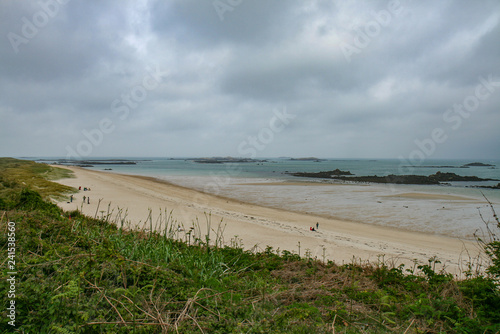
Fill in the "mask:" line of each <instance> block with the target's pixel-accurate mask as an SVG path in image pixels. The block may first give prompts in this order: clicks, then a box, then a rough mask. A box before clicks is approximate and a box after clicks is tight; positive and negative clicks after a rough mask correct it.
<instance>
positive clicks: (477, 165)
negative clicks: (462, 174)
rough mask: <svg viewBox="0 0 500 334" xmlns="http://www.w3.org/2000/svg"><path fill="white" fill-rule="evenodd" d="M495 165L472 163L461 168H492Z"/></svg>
mask: <svg viewBox="0 0 500 334" xmlns="http://www.w3.org/2000/svg"><path fill="white" fill-rule="evenodd" d="M494 166H495V165H489V164H484V163H482V162H472V163H470V164H466V165H463V166H462V167H494Z"/></svg>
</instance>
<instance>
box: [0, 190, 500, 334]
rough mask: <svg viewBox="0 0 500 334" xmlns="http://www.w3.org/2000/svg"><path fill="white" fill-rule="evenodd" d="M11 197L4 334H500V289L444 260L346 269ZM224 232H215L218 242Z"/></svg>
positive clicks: (29, 196)
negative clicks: (441, 269)
mask: <svg viewBox="0 0 500 334" xmlns="http://www.w3.org/2000/svg"><path fill="white" fill-rule="evenodd" d="M15 198H16V199H17V202H15V203H12V208H11V209H10V210H8V211H0V230H1V231H2V233H1V235H0V247H1V248H0V249H1V252H0V253H1V255H2V260H5V261H4V262H6V259H7V258H8V254H7V249H8V242H9V239H8V232H9V231H8V222H9V221H13V222H15V223H16V231H15V233H16V270H17V272H18V274H17V279H18V281H17V285H16V298H15V301H16V310H17V317H16V327H15V330H14V328H12V327H11V326H10V325H8V324H7V321H8V318H7V311H6V308H5V307H3V308H2V310H1V311H0V317H1V321H0V332H1V333H12V332H19V333H23V332H24V333H308V334H311V333H498V332H499V331H500V313H499V312H498V310H500V295H499V291H498V287H497V286H496V285H495V283H494V281H493V280H492V279H491V278H489V277H486V276H470V277H468V278H467V279H465V280H461V281H457V280H454V279H453V278H452V276H451V275H449V274H446V273H437V272H435V271H434V270H433V265H434V262H435V261H437V260H436V259H432V260H430V261H429V263H427V264H421V265H419V266H416V268H415V269H411V270H410V269H408V268H405V267H404V266H399V267H390V266H387V265H385V264H383V263H379V264H378V265H367V264H358V263H352V264H348V265H342V266H340V265H336V264H335V263H333V262H328V263H324V262H321V261H317V260H314V259H311V258H307V257H306V258H300V257H299V256H298V255H296V254H293V253H290V252H286V251H284V252H279V251H276V250H273V249H272V248H271V247H268V248H266V249H265V250H264V251H261V252H251V251H245V250H243V249H242V248H241V247H238V243H237V242H233V243H232V247H228V246H225V245H223V244H221V243H220V242H217V243H214V242H213V241H212V242H210V240H208V238H206V237H205V236H203V235H201V234H200V232H199V231H200V229H199V228H197V226H198V224H197V223H196V222H193V227H194V229H193V231H192V232H191V234H190V235H189V238H187V236H186V235H184V236H182V237H183V240H185V241H184V242H182V241H180V240H179V237H181V235H179V234H178V232H177V231H176V229H174V228H172V226H174V225H175V224H174V223H172V222H173V220H172V216H171V215H167V214H165V215H164V218H163V220H162V221H161V222H160V223H159V224H161V228H160V229H159V230H162V231H163V233H151V232H150V231H130V230H127V229H122V228H120V227H118V226H117V225H116V224H112V223H110V222H108V221H106V220H103V219H92V218H89V217H85V216H83V215H81V214H80V213H79V212H78V211H75V212H62V211H60V210H59V209H58V208H57V206H55V205H54V204H51V203H48V202H46V201H44V200H43V198H42V197H41V196H40V195H38V194H37V193H36V192H34V191H32V190H26V189H24V190H21V191H20V192H19V193H18V194H17V195H16V196H15ZM206 219H207V225H209V224H211V222H210V216H209V215H207V216H206ZM186 225H187V224H186ZM175 226H176V225H175ZM217 231H219V232H217ZM220 231H221V229H217V228H214V229H213V231H212V232H213V234H212V235H213V238H215V239H217V238H218V237H220V235H219V233H220ZM215 239H214V240H215ZM216 245H217V246H216ZM4 264H5V263H4ZM7 272H8V270H7V269H6V265H4V266H3V274H4V275H3V276H4V277H5V276H6V273H7ZM8 288H9V286H8V282H7V281H6V279H2V280H0V291H2V292H4V293H2V294H0V299H1V301H2V305H7V304H8V303H9V302H10V299H9V298H8V295H7V293H5V291H8Z"/></svg>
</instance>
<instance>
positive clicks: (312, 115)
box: [0, 0, 500, 161]
mask: <svg viewBox="0 0 500 334" xmlns="http://www.w3.org/2000/svg"><path fill="white" fill-rule="evenodd" d="M499 126H500V2H499V1H498V0H491V1H487V0H485V1H445V0H443V1H410V0H399V1H398V0H396V1H394V0H393V1H386V0H383V1H354V0H350V1H340V0H339V1H333V0H330V1H328V0H307V1H304V0H302V1H298V0H286V1H285V0H164V1H161V0H157V1H155V0H137V1H132V0H102V1H101V0H100V1H97V0H86V1H83V0H41V1H19V0H2V1H1V2H0V156H15V157H20V156H68V157H81V158H86V157H102V156H117V157H118V156H151V157H178V156H182V157H184V156H228V155H231V156H242V157H254V156H259V157H276V156H293V157H304V156H317V157H330V158H398V157H404V158H407V159H413V160H414V161H416V160H421V159H424V158H467V159H468V158H478V159H479V158H500V145H499V143H500V131H499Z"/></svg>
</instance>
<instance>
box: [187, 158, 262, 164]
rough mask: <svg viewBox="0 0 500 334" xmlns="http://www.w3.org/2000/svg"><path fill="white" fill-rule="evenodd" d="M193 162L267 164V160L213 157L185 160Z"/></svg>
mask: <svg viewBox="0 0 500 334" xmlns="http://www.w3.org/2000/svg"><path fill="white" fill-rule="evenodd" d="M187 160H191V161H194V162H196V163H199V164H225V163H252V162H254V163H262V162H267V160H256V159H249V158H233V157H225V158H222V157H214V158H196V159H187Z"/></svg>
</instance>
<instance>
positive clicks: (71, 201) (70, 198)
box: [69, 195, 73, 203]
mask: <svg viewBox="0 0 500 334" xmlns="http://www.w3.org/2000/svg"><path fill="white" fill-rule="evenodd" d="M69 202H70V203H73V195H71V196H69Z"/></svg>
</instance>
